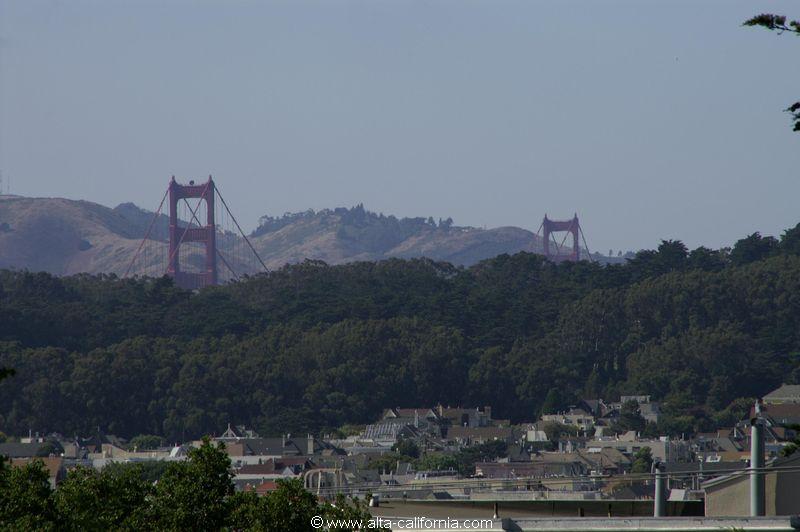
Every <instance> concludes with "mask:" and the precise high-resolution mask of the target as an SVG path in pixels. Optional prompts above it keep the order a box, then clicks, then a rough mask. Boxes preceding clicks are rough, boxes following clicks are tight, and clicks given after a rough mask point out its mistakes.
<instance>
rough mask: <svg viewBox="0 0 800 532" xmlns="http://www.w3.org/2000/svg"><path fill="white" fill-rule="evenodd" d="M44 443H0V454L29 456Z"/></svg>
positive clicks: (33, 454)
mask: <svg viewBox="0 0 800 532" xmlns="http://www.w3.org/2000/svg"><path fill="white" fill-rule="evenodd" d="M44 445H45V444H44V443H17V442H7V443H0V455H2V456H6V457H8V458H30V457H33V456H36V453H37V452H38V451H39V449H41V448H42V447H44Z"/></svg>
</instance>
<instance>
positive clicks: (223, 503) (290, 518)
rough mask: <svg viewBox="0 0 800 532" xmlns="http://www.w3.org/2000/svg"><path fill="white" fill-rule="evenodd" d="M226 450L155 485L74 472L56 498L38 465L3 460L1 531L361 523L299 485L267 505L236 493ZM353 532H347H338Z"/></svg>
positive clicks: (206, 449) (349, 504)
mask: <svg viewBox="0 0 800 532" xmlns="http://www.w3.org/2000/svg"><path fill="white" fill-rule="evenodd" d="M229 465H230V461H229V460H228V457H227V455H226V454H225V450H224V447H222V446H216V447H215V446H213V445H211V443H210V442H209V441H204V443H203V445H202V446H201V447H200V448H197V449H193V450H191V451H190V453H189V458H188V461H186V462H171V463H170V464H169V467H168V469H167V471H166V472H165V474H164V476H163V477H162V480H161V481H160V482H158V483H157V484H155V485H154V484H153V482H151V481H148V480H145V479H143V475H142V471H141V469H140V468H139V467H138V466H134V467H106V468H104V469H103V470H102V471H97V470H94V469H87V468H83V467H78V468H76V469H74V470H73V471H71V472H70V473H69V474H68V475H67V478H66V479H65V480H64V481H63V482H61V484H60V485H59V486H58V488H57V489H56V490H55V492H53V491H51V489H50V483H49V479H48V473H47V470H46V469H44V467H43V466H42V464H41V462H32V463H30V464H27V465H25V466H22V467H9V465H8V464H7V462H6V461H5V460H4V459H1V458H0V525H1V527H2V529H3V530H64V531H79V530H80V531H84V530H87V531H104V530H137V531H138V530H153V531H155V530H159V531H161V530H174V531H178V530H253V531H287V532H301V531H302V532H305V531H307V530H309V529H310V523H311V518H312V517H314V516H316V515H319V516H322V517H323V518H325V519H342V520H363V521H364V522H366V520H367V519H369V512H368V509H367V507H366V504H365V503H364V502H363V501H359V500H352V499H348V498H345V497H344V496H342V495H339V496H338V497H337V499H336V501H335V504H329V503H319V502H318V501H317V498H316V497H315V496H314V495H313V494H311V493H310V492H308V491H306V490H305V489H304V488H303V485H302V482H301V481H300V480H299V479H292V480H278V488H277V489H276V490H275V491H273V492H271V493H269V494H267V495H266V496H264V497H258V496H257V495H256V494H255V493H253V492H250V493H234V492H233V484H232V482H231V475H230V473H229V471H228V467H229ZM331 530H337V531H339V532H353V530H352V529H350V528H336V529H333V528H332V529H331Z"/></svg>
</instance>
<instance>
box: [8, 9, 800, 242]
mask: <svg viewBox="0 0 800 532" xmlns="http://www.w3.org/2000/svg"><path fill="white" fill-rule="evenodd" d="M762 11H767V12H777V13H785V14H787V15H790V16H794V17H796V18H798V17H800V4H798V3H797V2H757V1H752V0H747V1H729V0H725V1H720V2H697V1H689V2H648V1H642V0H637V1H633V2H597V1H590V2H563V1H558V2H556V1H552V2H533V1H524V2H523V1H519V2H505V1H484V2H472V1H466V0H453V1H439V2H436V1H391V2H389V1H376V0H368V1H364V2H335V1H326V2H313V3H312V2H297V1H292V2H279V3H272V2H270V3H266V2H252V3H249V2H239V3H230V2H184V1H159V2H121V1H105V0H104V1H99V0H98V1H95V2H87V1H49V2H37V1H31V0H18V1H15V0H0V38H1V39H2V40H0V170H2V173H3V175H4V177H6V179H7V178H8V177H9V176H10V178H11V191H12V193H16V194H22V195H26V196H63V197H68V198H75V199H88V200H92V201H96V202H99V203H103V204H106V205H109V206H114V205H116V204H117V203H120V202H123V201H133V202H135V203H137V204H138V205H140V206H143V207H145V208H148V209H151V210H152V209H155V207H156V206H157V204H158V201H159V200H160V198H161V195H162V193H163V191H164V189H165V187H166V184H167V181H168V179H169V176H170V175H171V174H175V175H177V176H178V177H179V178H183V179H185V180H188V179H190V178H194V179H199V178H204V177H205V176H207V175H208V174H209V173H211V174H213V175H214V176H215V179H216V180H217V183H218V185H219V188H220V189H221V191H222V192H223V194H224V196H225V198H226V200H227V201H228V203H229V204H230V205H231V207H232V208H233V210H234V212H235V214H237V215H238V217H239V218H240V221H241V222H242V224H243V225H244V226H245V227H246V228H247V229H252V228H253V227H254V226H255V224H256V221H257V219H258V217H259V216H260V215H262V214H273V215H274V214H282V213H283V212H286V211H298V210H305V209H308V208H315V209H320V208H325V207H335V206H350V205H354V204H357V203H360V202H363V203H364V204H365V206H366V207H367V208H368V209H371V210H374V211H381V212H384V213H387V214H389V213H392V214H396V215H399V216H429V215H432V216H434V217H436V218H438V217H443V218H446V217H448V216H451V217H453V219H454V220H455V223H456V224H462V225H476V226H483V225H486V226H489V227H494V226H500V225H518V226H521V227H525V228H528V229H531V230H533V231H535V230H536V229H537V228H538V227H539V223H540V221H541V218H542V216H543V215H544V214H545V212H546V213H547V214H548V215H550V217H551V218H562V217H563V218H566V217H569V216H571V215H572V213H573V212H576V211H577V212H578V213H579V215H580V217H581V222H582V225H583V227H584V231H585V234H586V237H587V239H588V243H589V245H590V247H591V248H592V249H595V250H600V251H602V252H607V251H608V249H609V248H613V249H614V250H615V251H616V250H618V249H623V250H627V249H638V248H641V247H654V246H656V245H657V244H658V242H659V239H662V238H679V239H682V240H684V242H686V243H687V244H688V245H689V246H691V247H694V246H697V245H700V244H704V245H707V246H711V247H718V246H721V245H728V244H730V243H731V242H733V241H734V240H736V239H738V238H740V237H743V236H745V235H746V234H748V233H750V232H753V231H756V230H758V231H761V232H762V233H765V234H778V233H780V231H782V230H783V229H785V228H787V227H789V226H794V225H795V224H796V223H797V222H799V221H800V176H799V175H798V170H799V169H800V134H798V133H792V132H791V127H790V120H789V115H788V114H787V113H783V112H781V110H782V109H784V108H785V107H787V106H788V105H789V104H790V103H792V102H794V101H796V100H797V99H800V61H798V59H800V39H799V38H797V37H795V36H793V35H783V36H777V35H775V34H771V33H769V32H767V31H766V30H759V29H754V28H743V27H741V23H742V22H743V21H744V20H745V19H747V18H749V17H750V16H751V15H754V14H756V13H759V12H762Z"/></svg>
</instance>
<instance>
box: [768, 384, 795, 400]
mask: <svg viewBox="0 0 800 532" xmlns="http://www.w3.org/2000/svg"><path fill="white" fill-rule="evenodd" d="M773 401H780V402H793V403H800V384H783V385H781V386H780V388H777V389H775V390H772V391H771V392H769V393H768V394H767V395H765V396H764V402H765V403H771V402H773Z"/></svg>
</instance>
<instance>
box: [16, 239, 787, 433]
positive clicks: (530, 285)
mask: <svg viewBox="0 0 800 532" xmlns="http://www.w3.org/2000/svg"><path fill="white" fill-rule="evenodd" d="M799 252H800V227H795V228H792V229H789V230H787V231H786V232H785V233H784V234H783V235H782V236H781V238H780V241H776V240H774V239H770V238H768V237H762V236H760V235H757V234H755V235H750V236H749V237H747V238H745V239H743V240H742V241H740V242H737V244H736V246H734V249H733V250H731V251H730V253H728V252H727V251H726V250H720V251H712V250H708V249H705V248H698V249H695V250H693V251H691V252H687V249H686V247H685V246H684V245H683V244H682V243H681V242H680V241H663V242H662V243H661V244H660V245H659V247H658V249H656V250H646V251H642V252H640V253H638V254H637V255H636V256H635V257H634V258H633V259H631V260H630V261H629V263H628V264H625V265H609V266H601V265H598V264H592V263H588V262H580V263H562V264H551V263H548V262H547V261H545V260H544V259H543V258H542V257H541V256H538V255H533V254H529V253H519V254H517V255H513V256H508V255H501V256H499V257H496V258H494V259H491V260H487V261H484V262H482V263H480V264H478V265H476V266H473V267H471V268H456V267H453V266H451V265H449V264H444V263H435V262H432V261H429V260H409V261H403V260H388V261H384V262H379V263H355V264H347V265H342V266H328V265H326V264H324V263H320V262H306V263H303V264H298V265H294V266H287V267H285V268H283V269H281V270H278V271H274V272H270V273H269V274H265V275H259V276H256V277H253V278H248V279H244V280H242V281H240V282H237V283H233V284H230V285H227V286H221V287H214V288H209V289H207V290H202V291H200V292H198V293H189V292H185V291H182V290H179V289H177V288H175V287H174V286H173V285H172V283H171V281H170V280H169V279H126V280H121V279H118V278H115V277H113V276H88V275H80V276H74V277H65V278H58V277H53V276H50V275H47V274H34V273H30V272H10V271H0V293H2V295H3V297H2V298H0V316H2V317H3V319H2V320H0V366H2V367H14V368H16V369H17V374H16V375H15V376H14V377H13V378H11V379H7V380H4V381H3V382H2V385H0V404H3V405H6V408H5V409H4V411H3V412H2V413H0V415H2V419H0V421H2V425H3V428H4V430H5V431H6V432H9V433H27V431H28V429H29V428H31V427H34V428H35V429H36V430H39V431H40V432H45V433H46V432H51V431H53V432H60V433H62V434H84V435H85V434H89V433H92V432H94V431H95V430H96V429H97V427H101V428H102V429H103V430H104V431H106V432H110V433H115V434H117V435H120V436H123V437H127V438H132V437H134V436H137V435H159V436H161V437H163V438H165V440H166V441H168V442H176V441H186V440H188V439H190V438H197V437H199V436H201V435H202V434H209V433H218V432H219V431H220V430H221V428H223V427H225V426H226V425H227V424H228V423H244V424H247V425H250V426H253V427H254V428H255V429H256V430H257V431H259V432H260V433H262V434H277V433H287V432H291V433H295V434H298V433H300V434H302V433H304V432H306V431H308V432H312V433H321V432H323V433H324V432H326V431H331V430H335V429H336V427H346V426H347V425H348V424H357V425H363V424H365V423H369V422H371V421H373V420H374V419H375V418H376V417H377V416H379V415H380V413H381V412H382V411H383V409H384V408H386V407H388V406H420V405H430V406H432V405H435V404H437V403H442V404H450V405H458V404H461V405H470V406H472V405H486V404H490V405H492V407H493V413H494V415H495V416H496V417H502V418H511V419H512V420H513V421H530V420H532V419H533V418H535V416H536V415H537V414H538V413H539V412H542V411H549V412H553V411H558V410H564V409H565V408H567V407H568V406H569V405H571V404H574V403H575V401H576V399H578V398H581V397H606V398H610V397H614V396H618V395H620V394H629V393H647V394H650V395H652V396H653V399H654V400H657V401H663V404H664V421H663V422H662V423H661V427H660V428H662V429H664V430H667V431H670V433H672V434H680V433H681V432H691V431H693V430H697V429H698V428H701V427H713V426H714V425H715V424H719V423H722V422H723V421H725V422H726V424H728V423H727V422H728V421H729V419H730V415H728V414H730V412H728V414H726V413H725V412H726V409H727V408H728V405H729V404H730V403H731V401H733V400H735V399H737V398H739V397H758V396H761V395H763V394H764V393H766V392H768V391H769V390H770V389H773V388H774V387H776V386H777V385H779V384H780V383H781V382H784V381H793V380H800V356H798V353H800V301H798V300H797V298H796V297H794V296H793V295H792V294H797V293H800V253H799ZM200 317H202V319H201V318H200ZM365 383H369V385H368V386H367V385H365ZM499 392H501V393H499ZM629 421H630V422H631V423H632V425H631V426H632V427H641V420H639V419H631V420H629ZM644 429H647V427H646V426H645V427H644ZM651 429H652V427H651ZM676 431H677V432H676ZM352 432H353V430H352V429H350V428H347V429H346V430H345V431H343V432H342V433H341V434H342V435H346V434H350V433H352ZM134 441H136V442H138V441H139V440H134ZM151 441H152V442H153V443H149V444H146V445H148V446H149V445H152V444H154V443H155V439H154V438H152V439H151Z"/></svg>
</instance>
